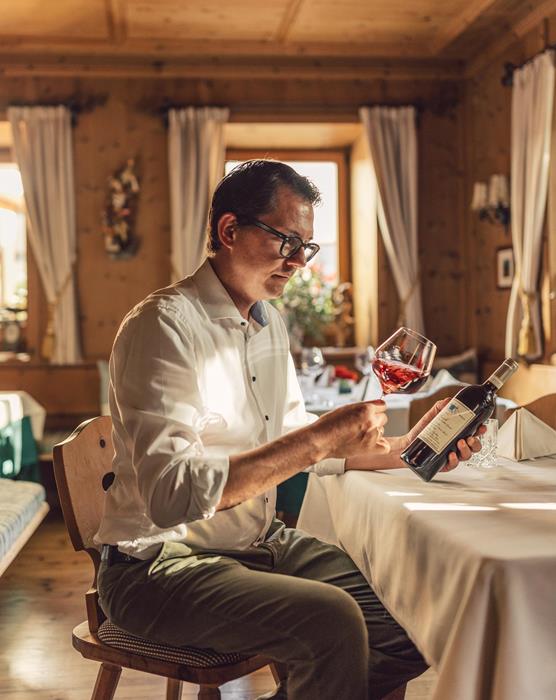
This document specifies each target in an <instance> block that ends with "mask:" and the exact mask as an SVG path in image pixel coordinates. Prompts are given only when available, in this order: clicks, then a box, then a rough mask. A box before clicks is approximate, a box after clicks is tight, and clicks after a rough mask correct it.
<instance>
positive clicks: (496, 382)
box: [487, 372, 504, 389]
mask: <svg viewBox="0 0 556 700" xmlns="http://www.w3.org/2000/svg"><path fill="white" fill-rule="evenodd" d="M487 381H488V382H490V383H491V384H494V386H495V387H496V388H497V389H500V387H501V386H502V384H503V383H504V382H503V380H502V379H500V377H497V376H496V372H495V373H494V374H491V375H490V377H489V378H488V379H487Z"/></svg>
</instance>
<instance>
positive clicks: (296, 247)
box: [238, 219, 320, 263]
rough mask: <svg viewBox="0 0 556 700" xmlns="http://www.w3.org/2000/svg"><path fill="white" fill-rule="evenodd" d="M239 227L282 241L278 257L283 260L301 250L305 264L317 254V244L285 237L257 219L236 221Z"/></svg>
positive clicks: (297, 238)
mask: <svg viewBox="0 0 556 700" xmlns="http://www.w3.org/2000/svg"><path fill="white" fill-rule="evenodd" d="M238 223H239V225H240V226H256V227H257V228H260V229H261V230H262V231H266V232H267V233H271V234H272V235H273V236H277V237H278V238H280V239H281V240H282V245H281V246H280V255H281V256H282V257H283V258H293V256H294V255H296V253H298V252H299V251H300V250H301V248H303V252H304V253H305V262H306V263H307V262H309V260H312V259H313V258H314V257H315V255H316V254H317V253H318V252H319V250H320V246H319V245H318V243H313V242H312V241H311V242H310V243H304V242H303V241H302V240H301V238H300V237H299V236H286V234H285V233H280V231H277V230H276V229H275V228H272V226H269V225H268V224H265V223H263V222H262V221H259V220H258V219H246V220H244V221H238Z"/></svg>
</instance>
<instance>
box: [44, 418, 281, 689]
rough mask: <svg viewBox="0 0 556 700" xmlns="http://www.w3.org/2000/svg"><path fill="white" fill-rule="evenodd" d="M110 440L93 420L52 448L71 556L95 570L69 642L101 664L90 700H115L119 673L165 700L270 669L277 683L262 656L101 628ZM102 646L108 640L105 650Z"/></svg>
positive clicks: (106, 427) (106, 424)
mask: <svg viewBox="0 0 556 700" xmlns="http://www.w3.org/2000/svg"><path fill="white" fill-rule="evenodd" d="M111 433H112V421H111V419H110V417H109V416H102V417H99V418H92V419H91V420H88V421H85V422H84V423H81V425H80V426H79V427H78V428H77V429H76V430H74V432H73V433H72V434H71V435H70V436H69V437H68V438H67V439H66V440H64V442H61V443H60V444H58V445H55V447H54V473H55V476H56V485H57V488H58V494H59V497H60V504H61V506H62V512H63V514H64V520H65V522H66V527H67V529H68V532H69V535H70V539H71V542H72V544H73V547H74V549H75V550H76V551H80V550H85V551H86V552H87V554H89V556H90V557H91V559H92V561H93V565H94V580H93V584H92V586H91V588H90V589H89V591H88V592H87V593H86V595H85V602H86V608H87V620H86V621H85V622H83V623H82V624H80V625H78V626H77V627H76V628H75V629H74V630H73V637H72V642H73V646H74V648H75V649H77V651H79V652H80V653H81V654H82V656H84V657H85V658H86V659H94V660H95V661H100V662H101V667H100V670H99V673H98V676H97V680H96V684H95V687H94V690H93V694H92V700H111V699H112V698H113V697H114V693H115V691H116V686H117V684H118V681H119V678H120V674H121V671H122V668H132V669H135V670H137V671H146V672H147V673H153V674H155V675H158V676H164V677H166V678H167V679H168V684H167V691H166V699H167V700H179V698H180V697H181V693H182V681H188V682H189V683H196V684H198V685H199V686H200V690H199V695H198V698H199V700H209V699H210V700H216V699H217V698H220V691H219V686H220V685H222V684H223V683H227V682H228V681H231V680H235V679H236V678H241V677H242V676H245V675H247V674H248V673H252V672H253V671H256V670H257V669H259V668H262V667H263V666H267V665H270V668H271V670H272V673H273V676H274V678H275V680H276V681H278V671H277V669H276V668H275V666H274V664H273V663H272V661H271V660H270V659H266V658H263V657H262V656H253V657H245V656H241V655H240V654H219V653H217V652H214V651H210V650H202V649H190V648H181V647H172V646H165V645H160V644H154V643H152V642H149V641H148V640H142V639H139V638H138V637H134V636H133V635H129V634H127V633H125V632H122V631H121V630H119V629H118V628H116V627H115V626H114V625H112V624H111V623H110V622H109V621H107V620H106V618H105V615H104V613H103V612H102V609H101V608H100V606H99V603H98V592H97V589H96V579H97V573H98V568H99V565H100V553H99V551H98V550H97V549H96V547H95V545H94V544H93V536H94V534H95V532H96V531H97V530H98V527H99V524H100V519H101V516H102V501H103V489H104V490H106V489H108V487H109V486H110V484H111V483H112V480H113V473H112V471H111V470H112V456H113V453H114V450H113V446H112V437H111ZM101 637H102V639H101ZM103 639H104V640H107V639H108V640H110V642H111V643H110V645H109V644H107V643H106V641H103Z"/></svg>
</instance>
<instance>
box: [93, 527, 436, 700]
mask: <svg viewBox="0 0 556 700" xmlns="http://www.w3.org/2000/svg"><path fill="white" fill-rule="evenodd" d="M98 588H99V592H100V602H101V605H102V608H103V609H104V611H105V613H106V615H107V617H108V618H109V619H110V620H111V621H112V622H113V623H114V624H115V625H117V626H119V627H121V628H122V629H124V630H126V631H127V632H129V633H131V634H135V635H137V636H141V637H146V638H148V639H151V640H153V641H158V642H164V643H166V644H172V645H175V646H194V647H199V648H210V649H215V650H216V651H220V652H241V653H244V654H261V655H263V656H267V657H269V658H271V659H274V660H275V661H277V662H279V663H281V664H283V665H285V666H286V667H287V691H286V688H285V687H284V689H283V690H282V691H281V693H280V694H279V696H278V697H284V698H286V697H287V698H288V700H377V699H378V698H382V697H383V696H384V695H386V694H388V693H389V692H390V691H391V690H393V689H395V688H397V687H398V686H400V685H402V684H403V683H405V682H406V681H408V680H409V679H411V678H413V677H415V676H417V675H419V674H420V673H422V672H423V671H424V670H425V669H426V663H425V662H424V660H423V658H422V657H421V655H420V653H419V652H418V651H417V649H416V648H415V646H414V645H413V643H412V642H411V641H410V640H409V638H408V637H407V635H406V633H405V632H404V630H403V629H402V628H401V627H400V626H399V625H398V624H397V623H396V622H395V621H394V619H393V618H392V617H391V615H390V614H389V613H388V612H387V611H386V609H385V608H384V607H383V605H382V604H381V603H380V601H379V600H378V598H377V597H376V595H375V594H374V592H373V590H372V589H371V587H370V586H369V584H368V583H367V581H366V580H365V578H364V577H363V575H362V574H361V573H360V571H359V570H358V569H357V567H356V566H355V564H354V563H353V561H352V560H351V559H350V557H349V556H348V555H347V554H346V553H345V552H343V551H342V550H340V549H338V548H337V547H335V546H333V545H329V544H325V543H323V542H320V541H319V540H317V539H315V538H313V537H309V536H308V535H306V534H305V533H303V532H301V531H300V530H295V529H291V528H286V527H285V526H284V525H283V523H281V522H279V521H277V520H276V521H274V523H273V525H272V527H271V528H270V531H269V533H268V535H267V538H266V541H265V542H263V543H261V544H260V545H258V546H253V547H250V548H249V549H246V550H242V551H240V550H237V551H236V550H231V551H220V552H216V551H205V550H203V551H195V550H193V549H191V548H190V547H188V546H187V545H185V544H180V543H175V542H167V543H166V544H164V545H163V546H162V547H161V550H160V552H159V554H158V556H157V557H156V558H154V559H152V560H149V561H145V562H141V561H134V562H131V563H123V562H122V563H115V564H112V565H111V566H108V565H107V564H106V563H104V562H103V563H102V564H101V568H100V571H99V577H98Z"/></svg>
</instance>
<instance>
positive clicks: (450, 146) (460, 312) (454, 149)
mask: <svg viewBox="0 0 556 700" xmlns="http://www.w3.org/2000/svg"><path fill="white" fill-rule="evenodd" d="M462 108H463V105H462V104H460V105H459V106H458V107H457V108H455V109H454V110H452V111H451V112H450V113H448V114H446V115H444V116H442V117H440V116H436V115H434V114H431V113H430V112H425V113H424V114H423V115H422V116H421V120H420V127H419V204H420V207H419V236H420V238H419V258H420V269H421V280H422V289H423V307H424V314H425V325H426V332H427V335H429V337H431V338H432V339H433V340H434V341H435V343H436V344H437V346H438V352H439V354H441V355H451V354H455V353H457V352H460V351H461V350H463V349H464V348H465V347H466V345H467V333H466V328H465V323H464V322H463V321H462V319H463V318H464V315H465V313H466V295H465V284H466V282H465V271H466V255H465V240H464V236H465V230H464V227H463V224H462V215H463V212H464V197H463V193H464V190H463V188H464V173H463V165H462V162H461V147H460V144H461V139H462V136H463V128H462V118H463V112H462Z"/></svg>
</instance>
